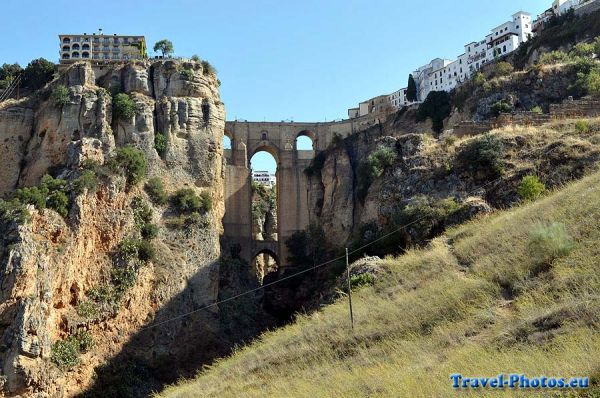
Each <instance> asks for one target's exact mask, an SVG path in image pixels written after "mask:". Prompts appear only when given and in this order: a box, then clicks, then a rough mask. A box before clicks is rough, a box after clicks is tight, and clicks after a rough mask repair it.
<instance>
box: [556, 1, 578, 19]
mask: <svg viewBox="0 0 600 398" xmlns="http://www.w3.org/2000/svg"><path fill="white" fill-rule="evenodd" d="M580 3H583V1H581V0H554V1H553V2H552V11H553V12H554V15H557V16H560V15H563V14H565V13H566V12H567V11H569V10H570V9H571V8H577V6H578V5H579V4H580Z"/></svg>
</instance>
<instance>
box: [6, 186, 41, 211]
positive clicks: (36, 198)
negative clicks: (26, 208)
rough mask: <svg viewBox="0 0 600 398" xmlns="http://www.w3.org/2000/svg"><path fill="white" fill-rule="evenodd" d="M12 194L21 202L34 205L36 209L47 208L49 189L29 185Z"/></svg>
mask: <svg viewBox="0 0 600 398" xmlns="http://www.w3.org/2000/svg"><path fill="white" fill-rule="evenodd" d="M12 196H13V198H14V199H15V200H16V201H18V202H19V203H22V204H24V205H33V206H34V207H35V208H36V209H38V210H41V209H45V208H46V197H47V196H48V191H47V190H46V189H45V188H42V187H27V188H20V189H17V190H16V191H15V192H14V193H13V195H12Z"/></svg>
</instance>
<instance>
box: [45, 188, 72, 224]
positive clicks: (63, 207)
mask: <svg viewBox="0 0 600 398" xmlns="http://www.w3.org/2000/svg"><path fill="white" fill-rule="evenodd" d="M46 206H47V207H48V208H49V209H52V210H54V211H56V212H57V213H58V214H60V215H61V216H62V217H63V218H64V217H66V216H67V214H68V213H69V197H68V196H67V194H66V193H65V192H64V191H54V192H52V193H51V194H50V195H49V196H48V198H47V199H46Z"/></svg>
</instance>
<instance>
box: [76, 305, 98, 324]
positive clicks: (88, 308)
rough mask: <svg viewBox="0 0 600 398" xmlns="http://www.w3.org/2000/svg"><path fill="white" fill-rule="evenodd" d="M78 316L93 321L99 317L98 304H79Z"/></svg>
mask: <svg viewBox="0 0 600 398" xmlns="http://www.w3.org/2000/svg"><path fill="white" fill-rule="evenodd" d="M76 311H77V315H79V316H80V317H82V318H85V319H93V318H95V317H96V315H98V309H97V308H96V304H95V303H93V302H91V301H87V300H86V301H82V302H80V303H79V304H77V308H76Z"/></svg>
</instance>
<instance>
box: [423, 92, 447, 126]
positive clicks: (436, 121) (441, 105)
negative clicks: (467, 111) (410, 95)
mask: <svg viewBox="0 0 600 398" xmlns="http://www.w3.org/2000/svg"><path fill="white" fill-rule="evenodd" d="M451 111H452V108H451V106H450V94H449V93H447V92H446V91H431V92H430V93H429V94H428V95H427V98H426V99H425V101H424V102H423V103H422V104H420V105H419V108H418V109H417V121H425V120H426V119H427V118H431V121H432V124H433V125H432V128H433V130H434V131H436V132H437V133H440V132H441V131H442V130H443V128H444V119H445V118H447V117H448V116H450V112H451Z"/></svg>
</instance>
